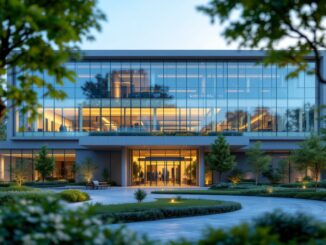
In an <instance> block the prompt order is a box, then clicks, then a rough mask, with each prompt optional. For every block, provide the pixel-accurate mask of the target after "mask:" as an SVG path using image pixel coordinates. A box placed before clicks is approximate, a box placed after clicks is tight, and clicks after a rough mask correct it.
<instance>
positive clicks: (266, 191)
mask: <svg viewBox="0 0 326 245" xmlns="http://www.w3.org/2000/svg"><path fill="white" fill-rule="evenodd" d="M152 193H153V194H176V195H181V194H189V195H236V196H263V197H289V198H301V199H311V200H320V201H326V191H317V192H315V191H314V190H311V189H306V190H304V189H299V188H282V187H273V188H269V187H257V188H250V189H233V188H229V189H219V190H170V191H153V192H152Z"/></svg>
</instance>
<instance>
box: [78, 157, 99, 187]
mask: <svg viewBox="0 0 326 245" xmlns="http://www.w3.org/2000/svg"><path fill="white" fill-rule="evenodd" d="M97 168H98V166H97V164H95V163H94V162H93V159H92V158H90V157H86V158H85V159H84V161H83V162H81V163H80V164H79V165H78V167H77V172H78V173H79V174H80V175H81V176H82V177H83V178H84V179H85V180H86V181H87V182H88V183H89V182H90V181H91V180H92V179H93V176H94V172H95V171H96V170H97Z"/></svg>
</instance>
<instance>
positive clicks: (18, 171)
mask: <svg viewBox="0 0 326 245" xmlns="http://www.w3.org/2000/svg"><path fill="white" fill-rule="evenodd" d="M30 169H31V168H30V164H29V162H28V161H27V160H26V159H17V160H16V163H15V166H14V167H13V169H12V174H13V177H14V180H15V181H16V183H17V185H18V186H21V185H22V184H23V183H24V181H25V180H26V178H27V174H28V171H29V170H30Z"/></svg>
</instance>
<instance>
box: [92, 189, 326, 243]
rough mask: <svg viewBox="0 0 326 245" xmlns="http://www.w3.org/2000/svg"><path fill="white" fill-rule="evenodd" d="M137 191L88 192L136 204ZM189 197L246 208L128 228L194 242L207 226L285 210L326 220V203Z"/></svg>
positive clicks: (150, 197)
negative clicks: (183, 238)
mask: <svg viewBox="0 0 326 245" xmlns="http://www.w3.org/2000/svg"><path fill="white" fill-rule="evenodd" d="M151 190H152V189H147V192H148V196H147V198H146V201H152V200H154V199H155V198H168V197H176V195H158V194H150V191H151ZM134 191H135V189H133V188H113V189H110V190H99V191H88V192H89V194H90V195H91V197H92V202H100V203H127V202H135V200H134V197H133V193H134ZM181 196H182V197H185V198H198V199H212V200H225V201H236V202H240V203H241V205H242V209H241V210H239V211H235V212H230V213H224V214H214V215H205V216H195V217H185V218H174V219H164V220H157V221H145V222H135V223H128V224H126V227H128V228H129V229H130V230H132V231H135V232H137V233H138V234H146V235H148V236H149V237H150V238H152V239H158V240H161V241H167V240H174V239H176V238H178V237H180V236H182V237H186V238H187V239H190V240H196V239H199V238H200V236H201V234H202V232H203V230H205V228H206V227H207V226H212V227H215V228H227V227H231V226H234V225H237V224H239V223H241V222H250V221H251V220H252V219H253V218H254V217H257V216H259V215H261V214H263V213H265V212H270V211H272V210H275V209H282V210H283V211H285V212H287V213H295V212H299V211H300V212H304V213H306V214H309V215H312V216H314V217H315V218H317V219H319V220H322V221H326V202H322V201H312V200H303V199H291V198H277V197H252V196H251V197H246V196H219V195H216V196H214V195H181Z"/></svg>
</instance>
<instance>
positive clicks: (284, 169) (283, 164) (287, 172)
mask: <svg viewBox="0 0 326 245" xmlns="http://www.w3.org/2000/svg"><path fill="white" fill-rule="evenodd" d="M277 168H278V169H279V172H280V174H281V176H282V180H283V182H285V181H286V179H288V183H291V165H290V159H289V158H282V159H281V160H279V161H278V163H277Z"/></svg>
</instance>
